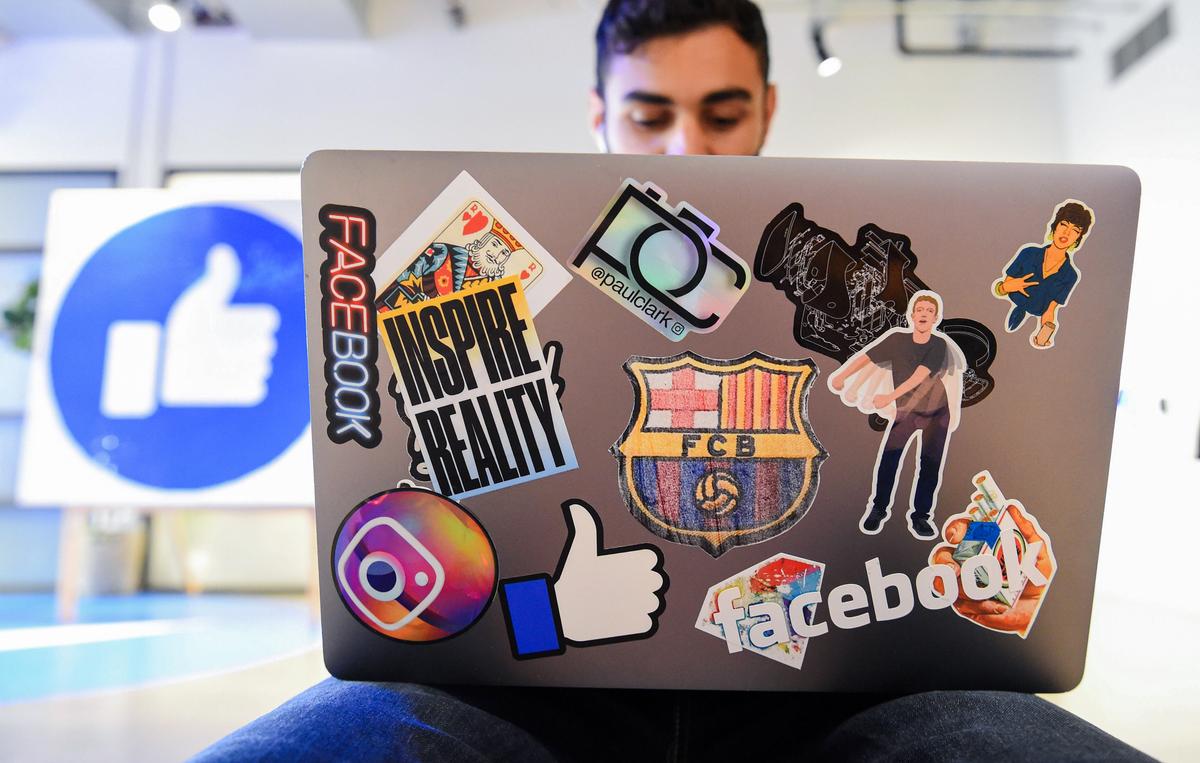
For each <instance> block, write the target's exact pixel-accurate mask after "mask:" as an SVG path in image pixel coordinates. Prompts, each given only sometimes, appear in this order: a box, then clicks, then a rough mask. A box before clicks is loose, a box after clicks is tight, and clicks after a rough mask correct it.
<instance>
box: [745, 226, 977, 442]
mask: <svg viewBox="0 0 1200 763" xmlns="http://www.w3.org/2000/svg"><path fill="white" fill-rule="evenodd" d="M916 268H917V255H916V254H915V253H914V252H913V250H912V242H911V241H910V240H909V239H908V237H907V236H905V235H902V234H899V233H892V232H890V231H886V230H884V229H882V228H880V227H879V226H878V225H875V224H874V223H868V224H866V225H864V226H862V227H861V228H859V230H858V239H857V240H856V241H855V243H854V245H853V246H851V245H849V244H848V243H846V241H845V239H843V238H842V237H841V236H840V235H838V234H837V233H836V232H835V231H832V230H829V229H828V228H822V227H820V226H819V225H817V224H816V223H814V222H813V221H812V220H809V219H807V218H806V217H805V216H804V206H803V205H801V204H799V203H792V204H789V205H788V206H787V207H786V208H785V209H784V210H783V211H782V212H780V213H779V214H778V215H776V216H775V218H774V219H772V220H771V222H770V223H768V224H767V227H766V229H765V230H764V231H763V235H762V238H761V239H760V240H759V243H758V251H757V253H756V254H755V257H754V275H755V277H756V278H758V279H759V280H760V281H767V282H769V283H771V284H772V285H773V286H774V287H775V288H776V289H779V290H780V291H782V292H783V293H784V295H785V296H786V297H787V298H788V299H789V300H790V301H791V302H792V303H793V304H794V305H795V306H796V318H795V322H794V325H793V334H794V336H795V338H796V341H797V342H798V343H799V344H800V346H802V347H805V348H807V349H810V350H812V351H814V352H819V353H821V354H822V355H827V356H829V357H831V358H833V359H835V360H837V361H839V362H843V363H844V362H845V361H846V360H847V359H849V358H850V356H851V355H853V354H854V353H856V352H858V351H859V350H861V349H862V348H863V347H866V346H867V345H868V344H870V343H871V342H873V341H875V340H876V339H877V338H879V336H880V335H881V334H883V333H884V332H885V331H887V330H888V329H891V328H896V327H902V326H904V325H905V324H906V321H907V316H906V313H905V311H906V309H907V307H908V302H909V299H910V298H911V297H912V295H913V294H915V293H916V292H918V291H923V290H930V287H929V286H928V285H927V284H926V283H925V282H924V281H922V280H921V279H920V278H918V277H917V274H916ZM939 328H940V330H941V331H942V332H943V333H945V334H946V336H948V337H950V338H951V339H952V340H954V343H955V344H957V345H958V347H959V348H960V349H961V350H962V352H963V356H964V357H965V358H966V364H967V366H966V370H965V371H964V373H963V398H962V404H963V405H965V406H970V405H974V404H976V403H978V402H980V401H981V400H983V399H984V398H986V397H987V396H988V394H989V393H990V392H991V391H992V388H993V386H994V385H995V381H994V380H993V379H992V376H991V374H990V372H989V369H990V367H991V364H992V360H993V359H994V358H995V356H996V337H995V335H994V334H992V332H991V330H990V329H988V328H987V327H986V326H984V325H983V324H982V323H979V322H978V321H974V320H970V319H967V318H946V319H944V320H943V321H942V322H941V325H940V327H939ZM871 426H872V427H873V428H875V429H883V428H884V426H886V424H885V423H884V421H883V420H882V419H880V418H878V417H874V416H873V417H872V419H871Z"/></svg>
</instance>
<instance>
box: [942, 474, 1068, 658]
mask: <svg viewBox="0 0 1200 763" xmlns="http://www.w3.org/2000/svg"><path fill="white" fill-rule="evenodd" d="M973 487H974V488H975V491H974V494H973V495H972V497H971V503H970V504H969V505H968V506H967V509H966V511H964V512H962V513H961V514H956V515H954V516H952V517H950V518H949V519H947V520H946V524H945V525H944V526H943V527H942V538H943V539H945V543H943V544H941V545H940V546H937V547H936V548H934V549H933V551H932V553H930V555H929V562H930V564H931V565H945V566H948V567H950V568H951V570H952V571H953V573H954V574H952V575H946V576H942V578H941V579H940V580H939V581H938V583H940V584H941V585H942V586H944V584H945V581H947V580H949V581H955V580H958V581H959V583H960V586H959V590H958V591H949V592H947V591H945V589H944V587H943V588H941V589H940V590H937V593H938V594H941V595H943V596H946V597H947V598H952V600H953V602H954V603H953V604H952V605H951V606H952V607H953V608H954V611H955V613H957V614H958V615H959V616H960V617H963V618H965V619H967V620H970V621H971V622H973V623H975V624H976V625H980V626H982V627H984V628H988V629H989V630H994V631H999V632H1001V633H1011V634H1014V635H1017V636H1020V637H1021V638H1026V637H1028V636H1029V631H1030V629H1031V628H1033V622H1034V620H1036V619H1037V616H1038V612H1039V611H1041V608H1042V603H1043V602H1044V601H1045V599H1046V591H1048V590H1049V588H1050V581H1051V580H1053V579H1054V573H1055V571H1056V570H1057V569H1058V562H1056V561H1055V559H1054V550H1053V549H1052V548H1051V546H1050V536H1049V535H1047V534H1046V532H1045V531H1044V530H1043V529H1042V527H1041V525H1040V524H1038V521H1037V518H1036V517H1035V516H1033V514H1030V513H1029V512H1028V511H1027V510H1026V509H1025V507H1024V506H1023V505H1021V502H1020V501H1014V500H1010V499H1006V498H1005V497H1004V494H1003V493H1001V492H1000V488H999V486H997V484H996V481H995V480H994V479H993V478H992V475H991V473H990V472H987V471H982V472H979V473H978V474H976V475H975V477H974V479H973ZM938 583H935V585H937V584H938Z"/></svg>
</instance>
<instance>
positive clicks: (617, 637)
mask: <svg viewBox="0 0 1200 763" xmlns="http://www.w3.org/2000/svg"><path fill="white" fill-rule="evenodd" d="M562 508H563V517H564V519H565V520H566V522H567V540H566V543H565V545H564V547H563V553H562V556H561V557H560V558H559V562H558V569H557V570H555V572H554V576H553V577H551V576H549V575H546V574H540V575H530V576H527V577H523V578H513V579H510V580H505V581H502V582H501V584H500V602H501V605H502V607H503V609H504V615H505V621H506V623H507V625H508V632H509V640H510V642H511V645H512V651H513V656H514V657H516V658H517V659H527V658H531V657H544V656H547V655H551V654H562V653H563V652H564V651H565V650H566V645H567V644H570V645H571V646H597V645H599V644H609V643H613V642H617V641H630V640H634V639H643V638H649V637H650V636H652V635H653V634H654V632H655V630H657V628H658V616H659V615H660V614H662V612H663V610H664V609H665V608H666V599H665V598H664V595H665V593H666V590H667V587H668V585H669V582H670V581H669V579H668V578H667V575H666V573H665V572H664V571H663V556H662V552H661V551H659V550H658V549H657V548H656V547H654V546H651V545H649V544H639V545H635V546H623V547H621V548H613V549H608V550H605V548H604V531H603V527H602V525H601V523H600V517H599V515H597V514H596V511H595V509H593V508H592V507H591V506H589V505H587V504H586V503H584V502H583V501H579V500H572V501H567V502H565V503H564V504H563V507H562Z"/></svg>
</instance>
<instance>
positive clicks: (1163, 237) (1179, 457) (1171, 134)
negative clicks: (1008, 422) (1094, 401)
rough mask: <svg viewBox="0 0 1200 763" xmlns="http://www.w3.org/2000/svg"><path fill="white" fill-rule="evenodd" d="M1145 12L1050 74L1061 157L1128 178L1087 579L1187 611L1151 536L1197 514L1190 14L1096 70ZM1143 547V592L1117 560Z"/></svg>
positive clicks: (1197, 97)
mask: <svg viewBox="0 0 1200 763" xmlns="http://www.w3.org/2000/svg"><path fill="white" fill-rule="evenodd" d="M1159 8H1161V6H1160V5H1158V4H1155V5H1154V6H1153V8H1152V9H1147V10H1146V12H1145V13H1143V14H1141V15H1139V16H1137V17H1136V18H1132V19H1129V21H1128V23H1126V24H1124V25H1122V26H1119V27H1113V28H1110V29H1109V30H1108V31H1107V34H1106V35H1105V36H1104V38H1103V39H1102V40H1098V41H1097V43H1098V44H1097V45H1096V47H1095V48H1094V49H1093V51H1092V53H1091V54H1090V55H1087V56H1084V57H1081V58H1080V59H1078V60H1076V61H1074V62H1073V63H1072V64H1071V65H1070V66H1069V67H1066V68H1064V70H1063V71H1062V74H1061V76H1062V87H1063V94H1064V100H1063V104H1062V108H1063V113H1064V114H1065V115H1068V119H1069V126H1068V128H1067V130H1068V141H1067V146H1068V153H1067V155H1066V157H1065V158H1066V159H1068V160H1069V161H1072V162H1097V163H1110V164H1124V165H1128V166H1130V167H1132V168H1133V169H1134V170H1136V171H1137V172H1138V174H1139V175H1140V176H1141V179H1142V208H1141V219H1140V222H1139V226H1138V243H1137V260H1136V266H1135V268H1134V279H1133V294H1132V300H1131V305H1130V320H1129V329H1128V334H1127V336H1126V343H1125V359H1124V371H1123V378H1122V387H1123V389H1124V390H1125V394H1126V401H1127V403H1126V405H1124V406H1123V407H1122V408H1121V410H1120V413H1119V416H1118V420H1117V432H1116V436H1115V448H1114V455H1113V474H1112V479H1111V481H1110V493H1109V511H1108V514H1107V515H1106V521H1105V529H1104V544H1103V547H1102V552H1101V562H1100V565H1101V566H1100V571H1099V574H1100V577H1101V580H1102V581H1103V583H1104V584H1105V585H1106V586H1108V587H1110V588H1111V589H1113V590H1116V591H1120V592H1122V593H1123V594H1124V595H1126V596H1128V597H1129V598H1131V599H1136V600H1143V601H1144V600H1152V601H1156V602H1159V603H1162V604H1165V605H1168V606H1171V607H1176V608H1186V609H1188V610H1189V611H1194V612H1197V611H1200V604H1197V603H1196V599H1195V597H1194V596H1193V595H1192V593H1191V590H1190V588H1191V581H1192V580H1193V578H1194V574H1193V573H1192V572H1191V570H1190V568H1189V566H1188V564H1187V561H1188V559H1189V556H1188V555H1187V554H1184V553H1172V552H1165V548H1164V547H1165V546H1168V545H1170V543H1171V541H1169V540H1167V539H1166V538H1164V535H1166V534H1167V533H1170V532H1172V531H1173V530H1174V529H1175V528H1182V527H1186V526H1189V525H1190V524H1191V523H1192V522H1193V521H1194V519H1195V517H1196V512H1197V511H1198V510H1200V499H1198V498H1197V497H1196V494H1195V492H1194V491H1193V490H1192V487H1191V486H1192V485H1195V484H1196V483H1197V481H1198V480H1200V460H1197V459H1196V450H1197V445H1198V443H1197V441H1198V440H1200V382H1198V381H1197V380H1198V379H1200V357H1198V356H1197V354H1196V347H1197V346H1198V345H1200V341H1198V340H1197V334H1196V328H1197V325H1198V322H1197V320H1196V314H1197V311H1196V305H1197V294H1196V286H1197V283H1198V282H1200V254H1198V253H1197V251H1196V247H1195V245H1194V244H1193V241H1194V239H1195V234H1194V233H1192V232H1191V231H1190V230H1189V228H1190V225H1191V223H1192V222H1193V221H1194V220H1195V219H1196V211H1197V210H1198V209H1200V186H1198V185H1197V182H1196V179H1197V177H1200V140H1198V138H1197V136H1200V84H1198V83H1200V4H1197V3H1194V2H1176V3H1173V21H1174V27H1175V31H1174V35H1173V36H1172V38H1170V39H1168V40H1167V41H1166V42H1164V43H1163V44H1162V45H1161V46H1160V47H1159V48H1158V49H1156V50H1154V51H1152V52H1151V53H1150V54H1149V55H1148V56H1147V57H1146V58H1144V59H1143V60H1142V61H1140V62H1139V63H1137V64H1135V65H1134V67H1133V68H1131V69H1129V70H1128V71H1127V72H1126V73H1125V75H1124V76H1122V77H1121V78H1120V79H1119V80H1117V81H1115V82H1113V81H1112V80H1111V76H1110V62H1109V60H1108V56H1109V55H1110V53H1111V51H1112V50H1113V49H1114V48H1115V47H1116V46H1117V45H1119V44H1120V43H1121V42H1123V41H1124V40H1125V39H1126V38H1127V36H1128V35H1129V34H1131V33H1132V32H1133V31H1134V30H1135V29H1137V28H1139V27H1140V26H1141V25H1142V24H1144V23H1145V22H1146V21H1147V20H1148V18H1149V16H1151V15H1152V14H1153V13H1155V12H1157V11H1158V10H1159ZM1103 223H1104V220H1103V218H1102V217H1098V220H1097V225H1103ZM1086 256H1087V255H1086V250H1085V252H1084V254H1083V257H1086ZM1082 267H1085V268H1086V262H1084V264H1083V265H1082ZM1162 401H1166V412H1165V413H1164V412H1163V411H1162V408H1161V406H1160V403H1161V402H1162ZM1151 549H1163V550H1164V553H1159V554H1158V556H1159V559H1158V560H1157V561H1156V563H1155V565H1154V568H1155V574H1154V576H1153V577H1154V579H1153V581H1148V580H1147V579H1146V578H1144V577H1143V576H1140V575H1137V574H1132V575H1131V574H1130V568H1129V565H1130V562H1129V555H1130V554H1131V553H1133V552H1136V553H1155V552H1152V551H1150V550H1151Z"/></svg>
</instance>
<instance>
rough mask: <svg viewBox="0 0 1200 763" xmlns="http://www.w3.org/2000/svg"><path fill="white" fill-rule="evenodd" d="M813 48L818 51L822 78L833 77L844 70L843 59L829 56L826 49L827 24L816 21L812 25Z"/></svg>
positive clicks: (819, 72)
mask: <svg viewBox="0 0 1200 763" xmlns="http://www.w3.org/2000/svg"><path fill="white" fill-rule="evenodd" d="M812 38H813V47H814V48H816V51H817V62H818V63H817V74H818V76H821V77H832V76H833V75H835V74H837V73H838V72H840V71H841V70H842V59H840V58H838V57H837V56H831V55H829V50H828V49H827V48H826V47H825V24H824V23H822V22H819V21H814V22H813V25H812Z"/></svg>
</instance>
